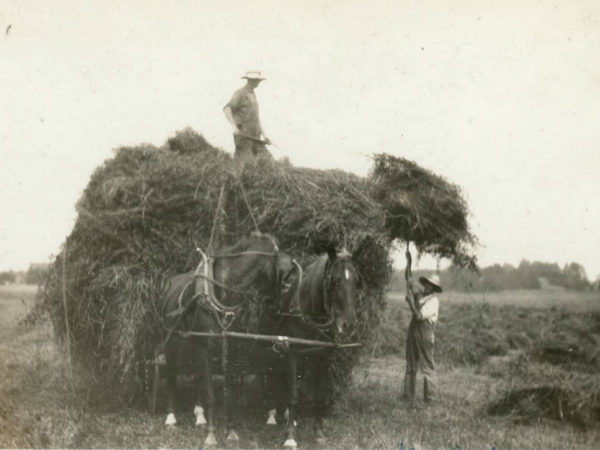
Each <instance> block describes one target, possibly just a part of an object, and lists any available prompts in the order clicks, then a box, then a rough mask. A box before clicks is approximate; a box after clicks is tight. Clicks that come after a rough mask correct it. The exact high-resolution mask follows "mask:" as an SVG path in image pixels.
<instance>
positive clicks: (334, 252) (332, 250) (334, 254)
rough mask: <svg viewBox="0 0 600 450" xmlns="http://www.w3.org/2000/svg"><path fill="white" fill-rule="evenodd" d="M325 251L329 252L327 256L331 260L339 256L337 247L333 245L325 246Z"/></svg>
mask: <svg viewBox="0 0 600 450" xmlns="http://www.w3.org/2000/svg"><path fill="white" fill-rule="evenodd" d="M325 251H326V252H327V256H329V261H331V262H333V261H335V259H336V258H337V250H336V249H335V247H334V246H333V245H328V246H327V248H325Z"/></svg>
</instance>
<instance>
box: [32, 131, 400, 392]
mask: <svg viewBox="0 0 600 450" xmlns="http://www.w3.org/2000/svg"><path fill="white" fill-rule="evenodd" d="M239 169H240V168H239V167H238V165H237V164H236V161H234V160H233V159H232V158H231V157H230V156H229V155H228V154H227V153H225V152H223V151H222V150H219V149H216V148H214V147H212V146H210V145H209V144H208V143H207V142H206V141H205V140H204V139H203V138H202V137H201V136H199V135H197V134H196V133H194V132H193V131H191V130H185V131H184V132H181V133H179V134H177V135H176V136H175V137H173V138H172V139H169V141H168V143H167V144H166V145H165V146H163V147H161V148H156V147H153V146H147V145H146V146H139V147H126V148H121V149H119V150H117V151H116V153H115V156H114V158H112V159H110V160H107V161H106V162H105V163H104V164H103V165H102V166H101V167H99V168H98V169H97V170H96V171H95V173H94V174H93V175H92V177H91V180H90V182H89V184H88V186H87V188H86V189H85V191H84V194H83V196H82V197H81V199H80V200H79V202H78V204H77V211H78V218H77V222H76V224H75V227H74V229H73V231H72V233H71V235H70V236H69V237H68V238H67V240H66V243H65V249H64V250H63V252H66V258H67V262H66V267H67V273H66V284H67V286H66V292H67V300H68V314H69V323H70V327H71V341H72V352H73V357H74V360H75V361H76V363H78V364H79V365H82V366H83V367H85V368H87V369H89V370H90V371H91V372H92V374H93V375H94V377H95V378H96V379H97V380H99V381H100V382H101V383H103V384H104V383H107V382H117V383H116V384H118V385H120V386H121V387H123V388H124V393H125V394H126V395H127V396H129V397H132V394H134V393H135V389H134V388H135V386H136V385H137V384H138V383H139V379H137V378H139V376H141V375H140V374H138V373H137V372H136V370H135V368H136V367H141V363H143V362H144V360H146V359H149V358H150V357H151V355H152V353H153V351H154V350H155V349H156V348H157V346H158V345H159V343H160V342H162V340H163V339H164V335H165V330H164V327H163V326H162V321H161V317H160V314H159V311H160V306H161V299H160V296H159V293H160V291H161V288H162V287H163V285H164V283H165V280H167V279H168V277H170V276H172V275H173V274H175V273H180V272H184V271H188V270H191V269H193V268H195V266H196V265H197V263H198V255H197V253H196V252H195V248H196V247H201V248H203V249H205V250H206V249H207V248H208V247H209V245H211V244H212V247H213V248H215V249H216V248H217V246H221V245H228V244H231V243H233V242H235V241H237V240H238V239H240V238H241V237H243V236H245V235H247V234H248V233H250V232H251V231H253V230H254V229H255V224H256V226H258V227H259V228H260V230H261V231H264V232H268V233H270V234H272V235H274V236H275V237H276V238H277V239H278V240H279V243H280V248H281V249H282V251H285V252H288V253H290V254H292V255H293V256H295V257H297V258H299V259H300V260H301V261H302V260H304V259H306V258H309V257H310V256H311V255H313V254H314V253H315V252H317V251H319V250H322V249H323V248H325V247H327V246H331V245H336V246H338V247H342V246H346V247H347V248H348V249H349V250H350V251H351V252H353V253H354V256H355V261H356V264H357V267H358V269H359V271H360V273H361V275H362V277H363V280H364V286H365V289H363V292H362V293H361V297H360V307H359V308H358V326H357V329H356V330H355V333H354V335H353V336H352V339H353V340H360V341H363V342H366V341H368V339H369V336H370V334H371V332H372V331H373V330H374V329H376V328H377V326H378V323H379V320H380V316H381V312H382V310H383V308H384V304H385V303H384V289H385V286H386V284H387V281H388V278H389V274H390V261H389V256H388V251H389V242H390V240H389V237H388V236H387V235H386V233H385V228H384V227H383V220H382V217H383V214H382V213H381V210H380V207H379V206H378V204H377V203H375V202H373V201H372V199H371V198H370V197H369V195H368V191H369V189H368V185H367V182H366V180H364V179H362V178H359V177H357V176H355V175H352V174H349V173H345V172H342V171H338V170H328V171H320V170H312V169H303V168H296V167H293V166H291V165H290V164H289V163H285V162H283V163H281V162H269V161H261V162H259V163H257V164H248V165H246V166H245V168H244V170H243V172H242V173H241V176H240V177H239V181H241V185H242V187H240V185H239V182H238V177H236V174H237V173H239ZM222 188H223V193H224V194H223V198H222V200H221V202H222V208H220V209H219V208H217V205H218V202H219V194H220V192H221V189H222ZM244 196H245V197H246V198H245V199H244ZM247 205H249V206H250V209H251V213H250V214H249V211H248V207H247ZM213 224H214V225H216V226H214V227H213ZM211 237H212V238H211ZM61 256H62V254H61V255H59V256H57V259H56V262H55V263H54V264H53V265H52V267H51V269H50V271H49V275H48V277H47V279H46V281H45V284H44V286H43V296H44V299H45V304H46V305H47V307H48V308H49V311H50V313H51V317H52V318H53V322H54V326H55V330H56V333H57V335H58V336H64V334H65V323H64V310H63V307H62V266H61V264H60V261H61ZM355 359H356V356H355V355H354V354H349V352H348V353H346V352H340V354H339V355H338V356H336V360H335V363H334V365H333V367H332V371H333V372H334V374H335V375H336V380H337V383H336V384H337V385H338V386H341V385H343V384H344V380H346V379H348V376H349V373H350V370H349V369H350V368H351V367H352V365H353V364H354V362H355ZM136 375H138V377H137V378H136Z"/></svg>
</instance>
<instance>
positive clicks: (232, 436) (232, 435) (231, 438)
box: [225, 430, 240, 443]
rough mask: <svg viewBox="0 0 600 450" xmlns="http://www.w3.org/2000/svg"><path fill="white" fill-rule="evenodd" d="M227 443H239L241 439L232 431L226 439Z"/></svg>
mask: <svg viewBox="0 0 600 450" xmlns="http://www.w3.org/2000/svg"><path fill="white" fill-rule="evenodd" d="M225 440H226V441H227V442H230V443H231V442H239V440H240V437H239V436H238V434H237V433H236V432H235V430H231V431H230V432H229V434H227V438H226V439H225Z"/></svg>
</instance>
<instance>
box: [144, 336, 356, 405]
mask: <svg viewBox="0 0 600 450" xmlns="http://www.w3.org/2000/svg"><path fill="white" fill-rule="evenodd" d="M179 334H180V335H181V336H183V337H191V336H196V337H209V338H221V339H223V338H237V339H251V340H254V341H263V342H273V343H277V342H281V343H288V344H290V345H304V346H306V347H311V348H307V349H302V350H300V352H301V353H304V352H312V351H316V350H319V349H322V348H335V349H343V348H356V347H360V346H362V344H361V343H360V342H355V343H351V344H336V343H335V342H327V341H319V340H316V339H302V338H295V337H290V336H278V335H272V334H255V333H238V332H235V331H223V332H221V333H216V332H204V331H187V332H182V331H180V332H179ZM161 356H162V355H157V356H156V357H155V358H154V359H152V360H150V361H147V362H146V364H148V365H153V366H154V380H153V383H152V394H151V397H150V398H149V403H150V405H149V406H150V410H151V411H152V412H153V413H154V412H156V399H157V395H158V383H159V378H160V377H159V367H160V366H163V365H165V361H164V357H162V358H161Z"/></svg>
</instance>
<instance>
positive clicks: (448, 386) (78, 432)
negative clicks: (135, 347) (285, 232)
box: [0, 287, 600, 449]
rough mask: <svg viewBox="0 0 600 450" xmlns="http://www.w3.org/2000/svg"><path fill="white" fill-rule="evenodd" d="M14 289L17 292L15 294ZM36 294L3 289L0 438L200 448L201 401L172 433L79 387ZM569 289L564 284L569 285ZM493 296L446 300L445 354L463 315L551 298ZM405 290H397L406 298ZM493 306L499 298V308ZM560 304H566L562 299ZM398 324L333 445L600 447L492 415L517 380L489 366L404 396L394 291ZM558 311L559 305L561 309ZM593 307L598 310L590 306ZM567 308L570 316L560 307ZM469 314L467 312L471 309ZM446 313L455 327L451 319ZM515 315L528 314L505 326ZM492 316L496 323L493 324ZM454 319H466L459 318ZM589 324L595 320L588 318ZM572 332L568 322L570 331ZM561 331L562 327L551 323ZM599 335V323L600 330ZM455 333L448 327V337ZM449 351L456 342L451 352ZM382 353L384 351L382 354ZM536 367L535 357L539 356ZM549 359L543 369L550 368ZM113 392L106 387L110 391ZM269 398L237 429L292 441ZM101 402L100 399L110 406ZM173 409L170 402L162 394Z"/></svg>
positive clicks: (576, 317) (557, 430)
mask: <svg viewBox="0 0 600 450" xmlns="http://www.w3.org/2000/svg"><path fill="white" fill-rule="evenodd" d="M12 292H15V291H12ZM33 293H34V291H30V293H29V296H27V297H26V298H24V297H22V296H21V297H19V296H18V295H17V296H16V297H14V298H12V299H11V298H10V295H8V294H6V291H5V287H2V288H1V289H0V324H1V325H2V331H1V334H0V336H1V341H0V447H43V448H74V447H80V448H81V447H85V448H99V447H102V448H106V447H113V448H114V447H119V448H141V447H143V448H159V447H161V448H163V447H164V448H173V447H176V448H197V447H199V446H200V445H201V444H202V441H203V439H204V434H203V432H202V431H201V430H197V429H195V428H194V427H193V425H192V417H193V416H192V414H191V404H189V401H185V397H186V396H185V395H184V396H183V402H182V404H183V406H184V408H185V409H184V410H181V411H180V412H179V414H178V421H179V425H178V426H177V427H176V428H175V429H174V430H168V429H166V428H165V427H164V426H163V420H164V413H163V412H160V413H157V414H151V413H150V412H149V411H148V410H147V409H145V408H142V407H140V408H123V407H122V406H119V405H117V404H113V405H111V404H110V402H103V403H98V402H97V401H96V400H97V399H95V398H94V397H93V392H92V391H91V390H90V389H89V387H88V386H86V383H84V382H83V381H78V382H77V383H75V386H73V387H72V386H71V384H70V383H69V381H68V377H67V374H68V370H67V365H66V362H65V358H64V354H63V352H62V351H61V348H60V347H59V346H57V345H56V344H55V343H54V341H53V339H52V330H51V327H50V326H49V324H48V322H47V321H45V320H44V319H43V318H42V319H40V320H38V321H37V322H35V323H33V324H32V323H30V322H23V321H21V319H22V318H23V317H25V316H26V315H27V313H28V311H29V310H30V308H31V307H32V305H33V304H34V300H33ZM563 294H564V293H563ZM494 295H495V296H497V298H496V299H495V300H494V302H500V304H501V305H502V306H498V307H497V306H491V305H494V304H495V303H494V302H492V301H491V300H489V296H488V301H489V303H485V304H478V303H477V302H475V304H473V302H469V301H466V300H464V299H460V298H458V296H457V295H456V294H451V295H450V298H445V299H444V300H442V307H441V322H440V330H439V332H440V333H438V336H437V339H438V341H437V345H438V359H441V360H442V361H443V360H444V356H443V355H442V354H441V352H442V351H443V349H444V348H447V347H444V346H443V339H444V336H445V339H450V337H451V336H453V335H454V334H457V335H459V336H462V335H461V334H460V333H462V332H463V330H458V329H456V328H458V327H459V326H462V325H460V324H461V322H459V321H458V318H459V316H460V315H461V314H462V315H465V314H466V312H468V314H470V316H469V317H470V318H471V319H472V320H474V319H475V318H477V317H479V315H480V313H481V312H482V311H483V312H484V313H485V314H487V315H488V316H489V321H490V322H489V323H496V322H498V323H500V324H504V325H505V326H508V325H511V326H512V327H513V328H517V329H519V328H520V327H523V328H525V327H531V326H532V325H531V324H530V322H528V319H530V318H529V314H527V315H525V316H524V317H521V316H520V315H519V314H520V313H522V312H523V308H521V307H519V306H518V304H519V303H521V304H523V303H524V304H527V305H531V304H532V300H533V301H534V302H536V303H535V304H536V305H537V304H539V305H542V306H543V305H544V303H543V302H544V300H542V299H539V298H537V299H536V298H533V295H535V294H532V293H531V292H523V296H522V298H519V295H518V293H508V294H507V296H506V298H504V299H503V298H502V293H498V294H494ZM396 297H397V296H396ZM587 301H591V300H589V299H588V298H587V297H586V296H585V295H583V296H581V297H579V296H577V297H576V298H575V297H573V298H571V297H570V293H567V295H565V297H564V299H563V301H562V303H560V301H558V303H557V304H553V305H552V306H550V307H546V308H544V307H542V306H539V307H536V308H537V310H536V308H533V307H532V308H526V309H525V310H526V311H527V312H528V313H532V311H536V312H537V313H538V314H540V316H539V317H537V319H535V321H533V322H532V323H534V324H535V323H538V327H537V329H536V330H533V334H535V332H537V333H539V332H540V330H541V328H542V325H544V324H546V323H547V322H549V321H552V320H555V319H558V318H559V317H562V319H561V320H559V321H558V326H559V328H560V324H564V326H565V327H566V328H568V327H570V326H571V325H572V323H574V322H577V323H579V322H582V323H584V324H585V323H587V322H586V317H588V316H586V314H587V313H586V312H585V311H583V310H582V309H580V307H579V306H578V307H577V308H574V309H573V310H571V309H570V308H571V307H572V306H573V305H574V304H576V303H577V302H580V303H581V304H582V305H583V304H585V302H587ZM490 303H491V305H490ZM559 303H560V304H559ZM388 306H389V308H388V311H387V314H388V318H389V320H388V322H387V323H386V326H385V327H384V329H383V331H382V336H381V339H385V338H386V337H387V338H389V339H390V340H392V341H393V340H394V339H397V341H394V342H396V345H395V346H394V347H392V346H390V348H388V349H387V350H386V351H385V352H384V351H382V348H383V347H380V349H379V350H377V351H375V353H374V354H375V356H373V357H371V356H370V355H369V356H368V357H367V356H365V363H364V364H362V365H361V366H360V368H359V369H358V370H356V371H355V373H354V375H353V382H352V386H351V388H350V389H349V390H348V391H347V392H346V394H345V395H344V396H343V397H342V398H341V399H340V401H339V402H338V403H337V404H336V407H335V408H334V412H333V415H332V417H330V418H329V419H328V420H327V421H326V423H325V432H326V434H327V436H328V445H327V446H328V447H329V448H403V449H407V448H411V447H414V448H433V449H437V448H448V449H450V448H451V449H454V448H477V449H480V448H488V449H491V448H582V449H583V448H585V449H589V448H600V430H596V429H595V428H594V427H589V428H581V427H577V426H574V425H572V424H570V423H569V422H567V421H555V420H548V419H543V418H542V419H535V418H532V419H531V420H529V421H524V420H523V419H522V418H521V417H513V416H511V415H509V416H504V417H502V416H500V417H498V416H490V415H488V414H487V413H486V411H487V408H488V407H489V405H490V404H491V402H492V401H494V400H496V399H498V398H499V397H500V395H501V394H502V393H503V392H504V391H505V389H506V386H507V383H509V382H510V380H509V374H508V373H506V374H504V375H502V374H500V375H498V374H495V375H492V374H490V372H489V371H486V370H483V369H484V367H485V365H484V363H483V362H482V363H481V364H475V363H472V364H462V363H460V364H459V363H456V362H454V363H451V362H452V361H447V362H445V363H444V364H441V365H440V367H439V369H438V383H439V390H440V401H439V403H438V404H437V405H436V406H435V407H422V406H421V405H420V404H418V405H417V408H410V407H409V405H407V404H406V403H404V402H403V401H401V400H400V392H401V386H402V380H403V372H404V360H403V357H402V353H403V347H402V343H401V342H400V337H402V338H403V336H404V334H405V329H406V328H405V326H406V322H407V320H408V314H407V311H406V310H405V308H404V302H399V301H397V298H396V299H395V296H394V295H393V294H392V295H390V302H389V305H388ZM553 308H554V309H555V310H553ZM588 312H589V311H588ZM561 314H564V317H563V316H561ZM469 317H467V319H468V318H469ZM443 320H445V321H446V322H445V328H442V325H443V324H444V322H442V321H443ZM507 320H510V321H513V322H514V321H518V322H517V323H507ZM486 323H487V322H486ZM453 324H456V325H455V326H454V327H453ZM589 324H590V326H592V325H593V322H590V323H589ZM563 331H564V330H563ZM553 332H554V333H556V332H557V331H553ZM592 332H594V333H596V334H597V333H599V332H600V330H596V329H592ZM444 333H445V334H444ZM445 351H449V350H445ZM377 355H380V356H377ZM531 364H537V363H534V362H531ZM539 367H542V368H543V367H544V366H542V365H540V366H539ZM104 396H105V397H106V396H107V393H104ZM257 396H259V391H258V390H257V389H256V386H255V385H252V384H251V385H250V389H249V391H248V396H247V400H248V402H249V404H248V405H245V406H244V405H243V407H242V408H241V410H242V411H243V420H242V424H241V426H240V430H239V434H240V437H241V439H242V441H241V446H242V447H243V448H276V447H278V446H280V445H281V443H282V442H283V434H282V430H281V428H275V429H273V428H272V429H266V427H265V426H264V425H263V421H264V418H265V417H264V416H265V415H264V411H263V410H262V409H261V408H258V407H253V406H252V404H253V400H254V399H256V398H257ZM100 405H101V406H100ZM162 406H163V407H164V402H163V403H162ZM222 417H223V416H222V411H221V410H220V409H219V410H218V411H217V420H218V425H221V426H219V432H218V436H217V437H218V438H219V439H220V441H221V442H223V441H224V430H223V427H222ZM310 425H311V424H310V423H309V422H307V420H306V419H305V418H302V417H301V418H300V423H299V428H298V440H299V443H300V446H301V448H310V447H313V446H314V441H313V440H312V438H311V433H310V429H311V426H310Z"/></svg>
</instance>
